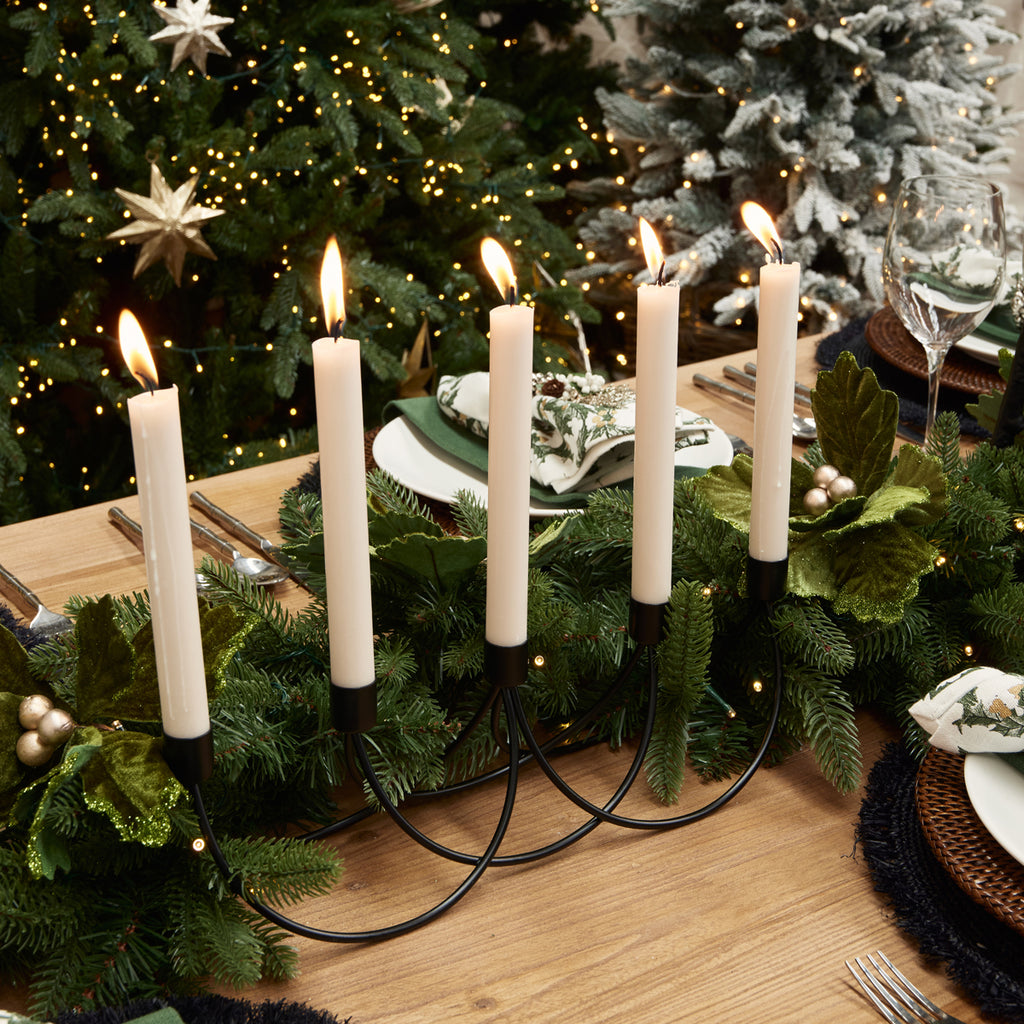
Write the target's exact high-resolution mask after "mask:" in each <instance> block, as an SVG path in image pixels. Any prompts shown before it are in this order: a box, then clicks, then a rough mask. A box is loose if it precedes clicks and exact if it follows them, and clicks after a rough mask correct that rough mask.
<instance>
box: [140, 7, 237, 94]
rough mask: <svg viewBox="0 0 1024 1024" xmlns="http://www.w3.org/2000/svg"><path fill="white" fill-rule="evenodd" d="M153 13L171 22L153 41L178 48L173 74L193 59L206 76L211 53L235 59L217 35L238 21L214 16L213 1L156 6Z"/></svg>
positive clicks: (173, 60)
mask: <svg viewBox="0 0 1024 1024" xmlns="http://www.w3.org/2000/svg"><path fill="white" fill-rule="evenodd" d="M153 9H154V10H155V11H156V13H157V14H159V15H160V17H161V18H163V19H164V21H166V22H167V28H162V29H160V31H159V32H157V33H155V34H154V35H151V36H150V37H149V39H150V42H153V43H173V44H174V53H173V54H171V70H172V71H173V70H174V69H175V68H176V67H177V66H178V65H179V64H180V63H181V62H182V61H183V60H184V59H185V58H186V57H191V58H192V63H193V64H195V66H196V67H197V68H199V70H200V71H201V72H202V73H203V74H204V75H205V74H206V55H207V54H208V53H219V54H220V55H221V56H223V57H230V56H231V53H230V52H229V51H228V49H227V47H225V45H224V44H223V43H222V42H221V41H220V37H219V36H218V35H217V32H218V31H219V30H220V29H222V28H224V27H226V26H227V25H230V24H231V23H232V22H233V21H234V20H235V19H234V18H220V17H218V16H217V15H216V14H211V13H210V0H178V6H177V7H170V6H167V5H165V4H153Z"/></svg>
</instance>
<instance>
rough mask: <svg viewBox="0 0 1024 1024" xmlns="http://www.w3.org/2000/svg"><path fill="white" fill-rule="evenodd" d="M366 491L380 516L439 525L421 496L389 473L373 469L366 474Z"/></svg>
mask: <svg viewBox="0 0 1024 1024" xmlns="http://www.w3.org/2000/svg"><path fill="white" fill-rule="evenodd" d="M366 489H367V491H368V492H369V497H370V501H371V504H372V506H373V507H374V510H375V511H376V512H377V513H378V514H382V515H400V516H416V517H418V518H420V519H423V520H425V521H426V522H428V523H431V524H433V525H435V526H436V525H437V520H436V518H435V517H434V514H433V512H431V510H430V508H429V507H428V506H427V505H426V504H425V503H424V502H423V500H422V499H421V498H420V496H419V495H418V494H416V493H415V492H414V491H412V490H410V489H409V488H408V487H406V486H405V485H404V484H400V483H399V482H398V481H397V480H396V479H395V478H394V477H393V476H391V475H390V474H389V473H385V472H384V471H383V470H381V469H371V470H370V472H369V473H367V474H366Z"/></svg>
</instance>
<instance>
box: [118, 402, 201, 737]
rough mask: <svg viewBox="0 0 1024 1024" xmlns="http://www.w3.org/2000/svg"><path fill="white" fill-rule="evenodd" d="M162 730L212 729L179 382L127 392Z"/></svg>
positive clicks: (177, 733) (193, 733) (179, 733)
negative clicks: (200, 627)
mask: <svg viewBox="0 0 1024 1024" xmlns="http://www.w3.org/2000/svg"><path fill="white" fill-rule="evenodd" d="M128 418H129V420H130V422H131V428H132V449H133V451H134V454H135V478H136V480H137V481H138V489H139V507H140V518H141V520H142V537H143V542H142V543H143V550H144V552H145V558H146V580H147V583H148V587H149V603H150V609H151V611H152V617H153V646H154V651H155V655H156V672H157V680H158V688H159V692H160V713H161V717H162V719H163V731H164V733H165V734H166V735H167V736H171V737H174V738H175V739H182V740H187V739H195V738H196V737H199V736H204V735H205V734H206V733H208V732H209V731H210V709H209V704H208V702H207V696H206V669H205V666H204V664H203V640H202V635H201V633H200V631H199V601H198V598H197V597H196V577H195V567H194V563H193V558H192V533H191V527H190V526H189V512H188V493H187V488H186V485H185V455H184V452H183V450H182V444H181V418H180V415H179V412H178V389H177V387H170V388H161V389H159V390H156V391H152V392H146V393H145V394H141V395H134V396H133V397H131V398H129V399H128Z"/></svg>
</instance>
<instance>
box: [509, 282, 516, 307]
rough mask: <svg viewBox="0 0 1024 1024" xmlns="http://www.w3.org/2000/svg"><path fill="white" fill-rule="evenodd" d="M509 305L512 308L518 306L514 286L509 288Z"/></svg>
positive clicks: (511, 285)
mask: <svg viewBox="0 0 1024 1024" xmlns="http://www.w3.org/2000/svg"><path fill="white" fill-rule="evenodd" d="M508 304H509V305H510V306H514V305H515V304H516V286H515V285H514V284H510V285H509V286H508Z"/></svg>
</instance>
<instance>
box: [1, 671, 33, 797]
mask: <svg viewBox="0 0 1024 1024" xmlns="http://www.w3.org/2000/svg"><path fill="white" fill-rule="evenodd" d="M22 700H23V697H22V696H21V694H17V693H5V692H3V691H0V817H3V816H5V815H6V814H7V812H8V811H9V810H10V809H11V807H12V806H14V795H15V793H17V791H18V790H19V789H20V788H21V787H22V786H23V785H24V784H25V782H26V780H27V779H28V778H29V777H30V772H29V769H28V768H26V767H25V765H23V764H22V763H21V762H20V761H19V760H18V756H17V754H15V752H14V745H15V744H16V743H17V742H18V737H19V736H20V735H21V733H22V728H21V726H20V725H19V724H18V707H19V705H20V704H21V702H22Z"/></svg>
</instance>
